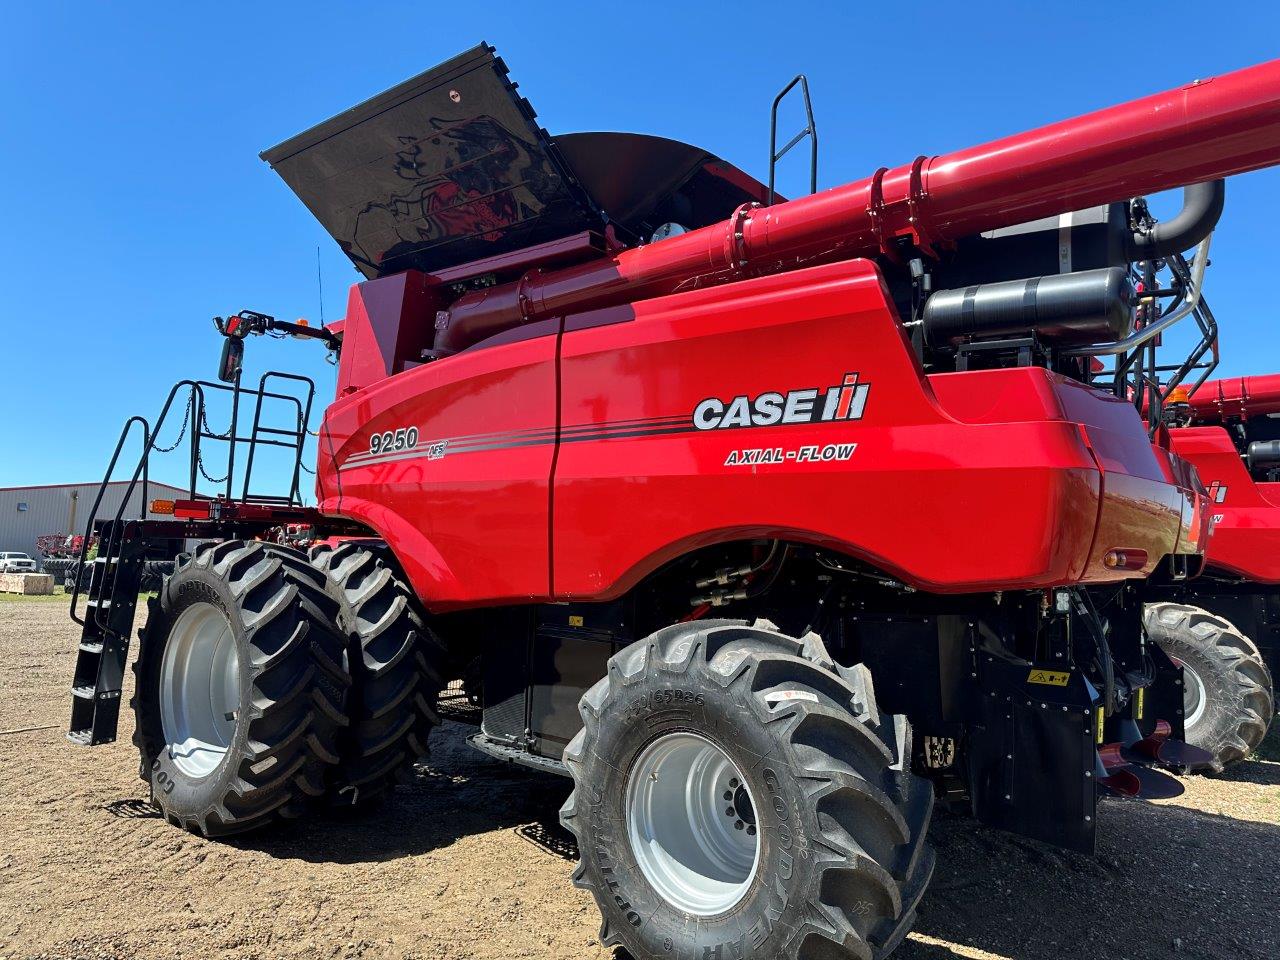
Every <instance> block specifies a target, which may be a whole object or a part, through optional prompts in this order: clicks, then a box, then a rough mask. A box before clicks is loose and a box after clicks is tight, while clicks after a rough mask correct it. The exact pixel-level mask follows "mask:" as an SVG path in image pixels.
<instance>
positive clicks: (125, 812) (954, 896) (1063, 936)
mask: <svg viewBox="0 0 1280 960" xmlns="http://www.w3.org/2000/svg"><path fill="white" fill-rule="evenodd" d="M77 637H78V634H77V631H76V630H74V629H73V626H72V624H71V623H70V622H69V621H68V619H67V616H66V608H65V605H64V603H62V602H49V601H41V600H30V599H28V600H22V601H16V600H6V601H3V602H0V958H6V960H7V958H11V957H12V958H17V957H23V958H28V957H30V958H64V957H65V958H71V957H85V958H94V960H97V958H125V957H137V958H144V960H150V958H169V957H186V958H192V957H199V958H203V957H235V958H245V960H268V958H311V957H319V958H355V957H361V958H375V957H376V958H381V957H390V958H406V960H408V958H421V960H435V958H440V960H455V958H457V960H461V958H468V960H469V958H504V960H505V958H514V957H540V958H553V960H560V958H564V960H568V958H573V960H604V958H605V957H607V956H608V952H607V951H605V950H604V949H603V948H601V947H600V946H599V944H598V943H597V942H596V939H595V932H596V927H597V918H596V911H595V906H594V904H593V903H592V902H591V900H590V898H589V897H587V896H586V895H585V894H583V893H581V892H580V891H577V890H574V889H573V887H572V886H571V885H570V884H569V874H570V871H571V869H572V864H571V862H570V860H569V859H566V856H565V854H566V851H565V850H564V843H565V835H564V834H563V833H562V831H561V830H560V828H559V826H558V824H557V822H556V813H557V811H558V809H559V807H560V804H561V802H562V801H563V800H564V797H565V795H566V794H567V792H568V791H567V784H566V783H565V782H564V781H562V780H559V779H557V778H553V777H546V776H539V775H534V774H526V773H524V772H522V771H518V770H516V769H514V768H510V767H507V766H504V765H502V764H499V763H497V762H495V761H491V760H488V759H487V758H484V757H481V756H480V755H478V754H475V753H474V752H473V751H471V750H470V749H469V748H468V747H467V746H466V744H465V743H464V742H463V737H464V735H465V734H466V732H467V729H468V728H466V727H462V726H458V725H455V724H447V725H446V727H445V728H444V730H443V731H441V733H440V735H438V736H437V738H436V740H435V741H434V742H435V748H434V752H433V754H432V757H431V758H430V761H429V763H428V764H426V765H424V766H423V768H422V770H421V772H420V776H419V777H418V779H417V781H416V782H415V783H413V784H412V785H410V786H407V787H404V788H401V790H400V792H399V793H398V794H397V796H396V797H395V799H394V800H392V801H391V802H390V803H388V804H387V805H385V806H384V807H383V808H382V810H381V811H380V812H379V813H378V814H377V815H370V816H364V817H352V818H335V817H329V818H325V819H321V820H318V821H315V822H311V823H308V824H306V825H299V826H294V825H290V826H288V827H285V828H281V829H277V830H275V831H273V832H271V833H269V834H267V835H261V836H259V835H250V836H249V837H246V838H242V839H239V840H235V841H233V842H225V841H224V842H213V841H208V840H204V839H202V838H200V837H197V836H193V835H190V834H185V833H181V832H179V831H177V830H175V829H174V828H172V827H170V826H168V825H167V824H165V823H164V822H163V821H161V820H159V819H156V818H155V817H154V816H153V815H152V814H151V811H150V809H149V807H148V804H147V802H146V795H145V792H144V789H143V784H142V782H141V781H140V780H138V779H137V777H136V774H135V770H136V765H137V756H136V754H135V753H134V750H133V747H132V746H131V745H130V743H129V733H130V727H131V725H132V724H131V716H129V715H128V714H127V712H126V715H125V716H124V717H122V721H121V736H120V741H119V742H117V743H115V744H112V745H111V746H106V747H100V748H97V749H95V750H86V749H83V748H76V747H73V746H71V745H70V744H68V743H67V742H66V741H65V740H64V739H63V736H62V735H63V729H64V725H65V719H66V714H67V705H68V697H69V693H68V686H69V678H70V675H71V668H72V664H73V661H74V650H75V646H76V641H77ZM127 695H128V691H126V696H127ZM45 725H53V726H52V728H50V729H40V730H31V731H27V732H16V733H15V732H11V731H13V730H15V729H18V728H25V727H41V726H45ZM1268 756H1270V757H1272V758H1275V760H1280V749H1277V744H1276V741H1275V737H1274V736H1273V739H1272V741H1271V744H1270V746H1269V752H1268ZM1185 783H1186V787H1187V792H1186V793H1185V794H1184V795H1183V796H1182V797H1179V798H1178V799H1176V800H1172V801H1167V802H1164V803H1161V804H1159V805H1154V804H1146V803H1140V802H1135V801H1119V800H1115V801H1108V802H1107V803H1106V804H1105V805H1104V808H1103V810H1102V812H1101V816H1100V820H1101V824H1100V827H1101V829H1100V838H1099V852H1098V854H1097V856H1095V857H1084V856H1079V855H1076V854H1069V853H1063V852H1061V851H1058V850H1055V849H1053V848H1051V847H1047V846H1044V845H1041V844H1038V843H1035V842H1032V841H1028V840H1022V839H1019V838H1016V837H1011V836H1007V835H1004V834H1000V833H996V832H994V831H990V830H986V829H982V828H979V827H977V826H975V825H974V824H972V823H970V822H968V821H966V820H963V819H961V818H958V817H953V816H949V815H946V814H939V815H938V817H937V819H936V821H935V826H934V830H933V840H934V843H935V845H936V847H937V850H938V858H939V866H938V871H937V874H936V875H935V878H934V882H933V886H932V887H931V889H930V892H929V894H928V895H927V897H926V899H925V902H924V904H923V907H922V909H921V915H920V919H919V922H918V923H917V925H916V930H915V932H914V933H913V934H912V936H911V938H910V939H909V940H908V941H907V942H906V943H905V944H904V945H903V947H902V948H901V949H900V950H899V951H898V953H896V954H895V955H894V956H895V960H950V958H990V960H1000V958H1007V960H1059V958H1082V960H1083V958H1095V957H1104V956H1105V957H1108V958H1116V960H1156V958H1160V960H1166V958H1171V957H1173V958H1177V957H1188V958H1197V960H1199V958H1205V960H1208V958H1212V960H1236V958H1240V960H1275V958H1276V957H1278V956H1280V910H1277V905H1278V902H1280V898H1278V897H1277V893H1276V888H1277V886H1278V885H1280V883H1278V880H1277V865H1278V864H1280V762H1274V761H1252V762H1249V763H1246V764H1242V765H1239V766H1238V767H1236V768H1234V769H1233V770H1232V771H1231V772H1230V773H1229V774H1228V775H1227V776H1225V777H1222V778H1218V779H1207V778H1194V779H1190V780H1187V781H1185ZM568 852H569V855H570V856H571V855H572V851H568Z"/></svg>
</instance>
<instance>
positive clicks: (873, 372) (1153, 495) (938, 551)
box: [319, 261, 1198, 609]
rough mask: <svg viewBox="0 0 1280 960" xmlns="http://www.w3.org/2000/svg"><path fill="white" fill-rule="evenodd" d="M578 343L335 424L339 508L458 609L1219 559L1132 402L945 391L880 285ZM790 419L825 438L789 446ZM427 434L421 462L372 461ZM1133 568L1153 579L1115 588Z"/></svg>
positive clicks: (421, 372)
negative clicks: (822, 575) (715, 559)
mask: <svg viewBox="0 0 1280 960" xmlns="http://www.w3.org/2000/svg"><path fill="white" fill-rule="evenodd" d="M560 329H561V330H562V332H561V333H559V335H558V336H557V334H556V333H554V332H553V333H551V334H550V335H546V336H542V337H537V338H532V339H527V340H517V341H515V342H510V343H503V344H498V345H495V346H491V347H487V348H485V349H483V350H476V351H469V352H465V353H462V354H459V355H457V356H454V357H450V358H447V359H445V360H440V361H436V362H434V363H431V364H427V365H425V366H421V367H417V368H414V369H411V370H408V371H406V372H405V373H402V374H399V375H397V376H393V377H390V378H388V379H386V380H384V381H382V382H381V383H379V384H376V385H374V386H372V387H370V388H368V389H366V390H363V391H361V393H360V394H359V395H358V396H356V397H352V398H350V399H346V400H339V401H338V403H336V404H335V405H334V406H333V407H331V408H330V410H329V411H328V413H327V415H326V421H325V425H324V434H323V435H322V441H321V446H322V453H323V456H322V460H321V464H320V476H319V486H320V491H321V501H322V502H321V506H322V509H323V510H324V511H325V512H329V513H337V514H341V515H345V516H349V517H352V518H354V519H358V520H361V521H362V522H364V523H367V524H368V525H369V526H370V527H372V528H373V529H374V530H376V531H377V532H378V533H379V534H380V535H382V536H384V537H386V539H387V540H388V541H389V542H390V543H391V544H392V546H393V547H394V548H395V550H396V553H397V555H398V556H400V557H401V559H402V561H403V562H404V563H405V566H406V568H407V572H408V574H409V576H410V579H411V580H412V581H413V583H414V585H415V587H416V588H417V590H418V591H419V593H420V594H421V595H422V596H423V598H424V599H425V600H426V601H427V603H428V604H429V605H430V606H431V607H433V608H435V609H450V608H456V607H459V606H467V605H481V604H495V603H502V602H509V601H513V600H517V599H547V598H550V597H554V598H559V599H568V598H589V599H606V598H610V597H613V596H616V595H618V594H620V593H622V592H624V591H625V590H626V589H628V588H629V587H630V586H632V585H633V584H635V583H636V582H637V581H638V580H639V579H640V578H641V577H643V576H644V575H645V574H647V573H649V572H651V571H652V570H654V569H656V568H657V567H658V566H660V565H661V564H662V563H663V562H665V561H667V560H669V559H672V558H673V557H675V556H678V555H680V554H682V553H684V552H686V551H688V550H689V549H692V548H694V547H697V546H701V545H707V544H711V543H715V542H720V541H725V540H731V539H740V538H744V537H760V536H778V537H786V538H791V539H796V540H801V541H806V542H811V543H816V544H822V545H825V546H829V547H831V548H833V549H837V550H842V551H845V552H847V553H849V554H851V555H854V556H857V557H861V558H863V559H865V560H867V561H869V562H871V563H873V564H875V565H876V566H878V567H880V568H881V569H884V570H886V571H888V572H890V573H893V574H895V575H896V576H899V577H901V578H902V579H903V580H905V581H906V582H909V583H911V584H913V585H915V586H918V587H921V588H925V589H929V590H933V591H937V592H967V591H980V590H982V591H985V590H997V589H1015V588H1036V587H1047V586H1053V585H1060V584H1069V583H1077V582H1081V581H1099V580H1117V579H1120V578H1122V577H1138V576H1144V575H1146V574H1148V573H1150V571H1151V569H1152V568H1153V567H1154V566H1155V564H1156V563H1158V562H1159V561H1160V559H1161V558H1162V557H1163V556H1164V555H1166V554H1168V553H1172V552H1174V551H1175V550H1177V551H1180V552H1188V551H1190V552H1195V551H1196V550H1197V549H1198V547H1197V546H1196V545H1195V542H1194V541H1195V540H1196V535H1195V532H1194V528H1195V526H1196V523H1195V520H1194V518H1193V514H1194V509H1193V508H1194V503H1193V500H1192V494H1191V491H1190V490H1186V489H1182V490H1180V489H1179V488H1178V486H1176V485H1175V482H1174V481H1175V478H1174V477H1173V476H1172V468H1171V467H1170V464H1169V462H1162V460H1161V458H1160V457H1159V456H1157V455H1156V453H1155V452H1153V449H1152V447H1151V445H1150V444H1149V443H1148V442H1147V439H1146V436H1145V431H1144V428H1143V426H1142V423H1141V421H1140V420H1139V418H1138V416H1137V413H1136V412H1135V411H1134V410H1133V408H1132V407H1131V406H1130V405H1129V404H1127V403H1124V402H1122V401H1119V400H1116V399H1115V398H1112V397H1110V396H1109V395H1106V394H1103V393H1101V392H1099V391H1095V390H1092V389H1089V388H1086V387H1083V386H1081V385H1080V384H1078V383H1076V382H1074V381H1071V380H1067V379H1065V378H1061V377H1057V376H1055V375H1053V374H1050V373H1047V372H1046V371H1044V370H1042V369H1040V368H1018V369H1008V370H994V371H984V372H977V373H954V374H945V375H937V376H932V377H926V376H924V375H923V373H922V371H921V370H920V368H919V366H918V364H917V363H916V361H915V358H914V354H913V353H912V351H911V349H910V346H909V344H908V343H907V342H906V341H905V339H904V337H903V333H902V329H901V326H900V324H899V322H898V320H897V317H896V316H895V313H894V310H893V308H892V306H891V305H890V303H889V302H888V300H887V297H886V293H885V290H884V287H883V284H882V281H881V278H880V275H879V273H878V271H877V270H876V268H875V267H874V265H873V264H871V263H870V262H868V261H851V262H846V263H840V264H832V265H829V266H823V267H814V268H810V269H807V270H801V271H794V272H790V273H785V274H779V275H774V276H769V277H762V278H759V279H756V280H751V281H745V282H742V283H738V284H733V285H730V286H721V287H714V288H710V289H707V290H699V291H692V292H687V293H681V294H677V295H673V296H668V297H663V298H659V299H654V300H649V301H641V302H639V303H636V304H633V305H632V306H631V307H629V308H627V309H613V310H609V311H602V312H601V313H600V314H598V315H589V314H586V315H582V314H580V315H577V316H572V317H569V318H567V319H566V320H565V322H564V323H563V325H562V326H561V327H560ZM557 341H558V349H559V384H558V391H559V411H558V414H559V421H560V426H559V433H558V437H559V439H558V442H557V408H556V396H557V382H556V357H557ZM842 389H844V392H843V393H842V392H841V390H842ZM828 391H829V396H830V399H829V400H828V399H827V398H828ZM774 393H776V394H777V395H778V396H777V398H776V400H760V401H759V403H760V404H762V405H757V406H751V403H752V401H756V400H757V398H760V397H761V395H762V394H766V395H768V394H774ZM789 393H790V394H794V396H793V397H788V396H787V395H788V394H789ZM735 397H742V398H745V399H744V400H743V401H741V404H738V405H735V401H734V398H735ZM704 402H705V404H707V406H703V405H704ZM806 403H807V404H808V406H806ZM793 406H794V410H793V409H792V408H793ZM717 409H718V410H719V411H720V412H719V413H716V410H717ZM700 410H701V411H704V412H703V413H699V411H700ZM735 410H737V411H738V414H737V415H735V414H734V411H735ZM706 411H711V412H710V413H706ZM828 411H829V412H830V413H831V414H832V418H831V419H822V418H821V416H820V414H825V413H826V412H828ZM788 412H791V413H794V414H796V416H794V417H792V419H795V420H797V421H803V422H792V423H781V422H773V421H775V420H780V419H783V418H784V416H785V415H786V414H787V413H788ZM735 417H737V420H739V421H741V425H739V426H730V427H726V426H723V425H719V424H720V423H722V422H723V423H730V424H731V423H734V422H736V421H735ZM711 420H716V424H711V423H710V421H711ZM699 425H701V426H702V427H708V428H707V429H700V428H699ZM411 426H412V427H414V428H416V429H417V431H418V438H419V441H418V445H417V446H415V447H414V448H413V449H411V450H396V449H392V450H391V452H389V453H387V452H380V453H378V454H376V455H375V454H371V453H370V452H369V450H370V437H371V435H373V434H374V433H380V432H381V431H394V430H396V429H397V428H407V427H411ZM442 441H443V442H444V443H443V446H440V443H441V442H442ZM330 451H332V453H330ZM824 451H827V452H829V456H828V453H824ZM824 457H825V459H824ZM553 475H554V485H553V486H554V497H552V496H551V493H552V483H551V480H552V476H553ZM339 484H340V486H339ZM549 532H550V534H551V536H550V538H549V537H548V534H549ZM1180 541H1181V542H1180ZM1115 548H1120V549H1126V548H1127V549H1130V550H1144V551H1146V553H1147V555H1148V558H1149V560H1148V562H1147V564H1146V565H1144V567H1143V568H1142V569H1139V570H1132V571H1116V570H1108V569H1106V568H1104V567H1103V566H1102V564H1101V558H1102V556H1103V555H1104V554H1105V553H1106V551H1107V550H1109V549H1115ZM549 557H553V558H554V568H553V569H549V562H548V561H549ZM549 580H550V583H549Z"/></svg>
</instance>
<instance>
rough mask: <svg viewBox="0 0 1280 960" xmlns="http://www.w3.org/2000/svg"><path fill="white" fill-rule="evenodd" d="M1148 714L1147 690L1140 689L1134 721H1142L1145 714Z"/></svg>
mask: <svg viewBox="0 0 1280 960" xmlns="http://www.w3.org/2000/svg"><path fill="white" fill-rule="evenodd" d="M1146 712H1147V688H1146V687H1139V688H1138V698H1137V702H1136V703H1134V705H1133V719H1135V720H1141V719H1142V717H1143V714H1145V713H1146Z"/></svg>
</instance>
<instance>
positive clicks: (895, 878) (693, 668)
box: [560, 620, 933, 960]
mask: <svg viewBox="0 0 1280 960" xmlns="http://www.w3.org/2000/svg"><path fill="white" fill-rule="evenodd" d="M580 712H581V714H582V719H583V724H584V725H583V729H582V730H581V731H580V732H579V733H578V735H577V736H576V737H575V738H574V739H573V741H572V742H571V743H570V744H569V747H568V748H567V750H566V751H565V763H566V764H567V765H568V767H569V771H570V772H571V773H572V774H573V780H574V792H573V795H572V796H570V798H569V800H568V802H567V803H566V804H565V806H564V809H563V810H561V813H560V817H561V821H562V822H563V823H564V825H565V827H566V828H568V829H569V830H571V831H572V832H573V833H574V834H575V835H576V836H577V838H578V847H579V849H580V850H581V855H582V860H581V862H580V863H579V865H578V868H577V870H576V871H575V872H574V883H575V885H577V886H579V887H582V888H583V889H586V890H589V891H591V893H592V895H593V896H594V897H595V899H596V903H597V905H598V906H599V908H600V911H601V913H602V914H603V917H604V922H603V925H602V927H601V931H600V938H601V941H602V942H603V943H604V944H605V945H607V946H613V945H621V946H624V947H625V948H626V949H627V950H628V951H630V952H631V953H632V954H633V955H634V956H636V957H639V958H645V960H649V958H659V957H692V958H703V957H722V958H728V957H745V956H750V957H753V958H758V960H766V958H770V960H772V958H787V960H793V958H800V960H819V958H821V960H841V958H860V960H873V958H874V960H878V958H881V957H884V956H886V955H888V954H889V953H890V952H891V951H892V950H893V948H894V947H896V946H897V944H898V943H899V941H900V940H901V939H902V937H903V936H905V935H906V932H907V930H908V929H909V928H910V926H911V923H912V921H913V919H914V914H915V907H916V904H917V903H918V901H919V899H920V896H921V894H922V893H923V892H924V888H925V886H926V885H927V883H928V881H929V876H930V874H931V872H932V869H933V853H932V851H931V850H930V849H929V848H928V846H927V844H926V843H925V842H924V834H925V832H926V830H927V828H928V823H929V816H930V812H931V810H932V806H933V788H932V786H931V785H930V784H929V783H928V782H927V781H924V780H922V779H921V778H919V777H916V776H915V775H913V774H912V773H911V772H910V769H909V765H910V753H911V747H910V734H909V729H908V728H907V727H906V725H905V722H903V721H902V720H901V719H900V718H891V717H887V716H886V717H881V716H880V715H879V713H878V710H877V708H876V704H875V695H874V693H873V691H872V688H871V682H870V675H869V674H868V673H867V672H866V671H865V669H862V668H854V669H852V670H843V669H838V668H836V667H835V666H834V665H833V664H832V663H831V660H830V658H829V657H828V656H827V654H826V651H825V649H824V648H823V646H822V641H821V640H819V639H818V638H817V637H816V636H815V635H812V634H811V635H810V636H808V637H806V638H805V639H804V640H794V639H792V638H790V637H786V636H783V635H781V634H780V633H778V632H777V631H776V630H775V629H774V628H773V627H772V625H771V624H767V623H765V622H764V621H759V622H757V623H756V624H755V625H753V626H747V625H745V624H743V623H738V622H733V621H723V620H722V621H711V622H704V623H688V624H679V625H676V626H673V627H668V628H667V629H665V630H660V631H658V632H657V633H655V634H653V635H652V636H651V637H649V638H648V639H647V640H642V641H640V642H639V643H634V644H632V645H631V646H629V647H627V648H626V649H625V650H623V651H621V652H620V653H618V654H617V655H615V656H614V657H613V658H612V659H611V660H610V661H609V672H608V676H606V677H605V679H603V680H601V681H600V682H599V683H597V684H596V685H595V686H594V687H592V688H591V690H589V691H588V692H587V694H586V696H584V697H583V699H582V703H581V706H580Z"/></svg>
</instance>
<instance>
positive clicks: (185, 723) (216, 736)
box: [160, 603, 240, 779]
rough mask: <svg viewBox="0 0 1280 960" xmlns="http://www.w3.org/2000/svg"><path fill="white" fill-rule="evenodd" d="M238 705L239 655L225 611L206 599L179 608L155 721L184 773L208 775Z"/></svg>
mask: <svg viewBox="0 0 1280 960" xmlns="http://www.w3.org/2000/svg"><path fill="white" fill-rule="evenodd" d="M239 709H240V660H239V658H238V657H237V656H236V640H235V637H234V636H232V633H231V624H230V623H228V622H227V618H226V616H225V615H224V614H223V613H222V611H221V610H219V609H218V608H217V607H215V606H214V605H213V604H211V603H196V604H194V605H192V606H190V607H188V608H187V609H186V610H183V611H182V613H181V615H179V617H178V622H177V623H175V624H174V625H173V630H172V631H171V632H170V633H169V642H168V643H167V644H165V648H164V660H163V662H162V664H161V666H160V723H161V726H162V727H163V729H164V738H165V741H166V743H167V744H168V748H169V756H170V757H172V758H173V762H174V763H175V764H176V765H177V766H178V769H180V770H181V771H182V772H183V773H185V774H187V775H188V776H190V777H194V778H196V779H201V778H203V777H207V776H208V775H209V774H211V773H213V771H214V770H216V769H217V767H218V764H220V763H221V762H222V758H223V757H225V756H226V755H227V748H228V747H229V746H231V740H232V737H234V736H235V731H236V711H238V710H239Z"/></svg>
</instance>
